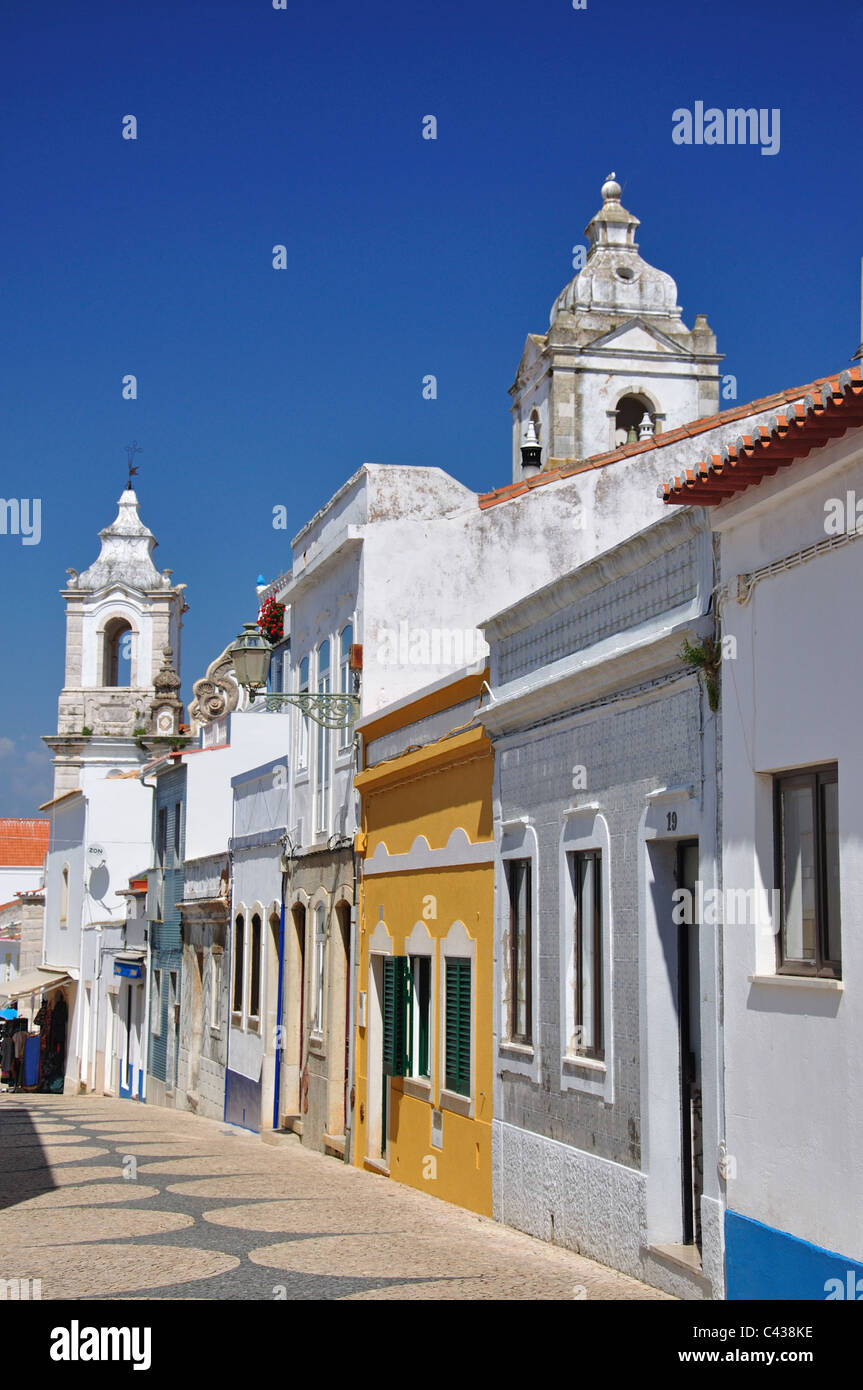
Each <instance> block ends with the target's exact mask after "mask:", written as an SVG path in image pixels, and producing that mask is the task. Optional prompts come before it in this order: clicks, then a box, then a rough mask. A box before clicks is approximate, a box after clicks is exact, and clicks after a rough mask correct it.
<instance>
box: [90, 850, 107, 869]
mask: <svg viewBox="0 0 863 1390" xmlns="http://www.w3.org/2000/svg"><path fill="white" fill-rule="evenodd" d="M104 862H105V851H104V849H103V847H102V846H101V845H88V846H87V863H88V864H89V865H90V868H91V869H98V868H99V867H100V865H102V864H104Z"/></svg>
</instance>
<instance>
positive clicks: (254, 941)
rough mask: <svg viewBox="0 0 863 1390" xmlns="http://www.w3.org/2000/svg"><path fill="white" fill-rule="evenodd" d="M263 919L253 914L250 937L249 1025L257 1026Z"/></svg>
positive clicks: (259, 1011) (259, 1007)
mask: <svg viewBox="0 0 863 1390" xmlns="http://www.w3.org/2000/svg"><path fill="white" fill-rule="evenodd" d="M261 941H262V933H261V918H260V915H259V914H258V913H257V912H255V913H253V914H252V922H251V932H250V935H249V1012H248V1018H249V1023H251V1024H253V1025H255V1026H257V1025H258V1023H259V1022H260V1018H261Z"/></svg>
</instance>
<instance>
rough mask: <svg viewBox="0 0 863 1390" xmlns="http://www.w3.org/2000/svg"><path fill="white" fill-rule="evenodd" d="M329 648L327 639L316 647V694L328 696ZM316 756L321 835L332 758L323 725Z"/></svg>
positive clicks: (326, 819)
mask: <svg viewBox="0 0 863 1390" xmlns="http://www.w3.org/2000/svg"><path fill="white" fill-rule="evenodd" d="M330 662H331V648H330V642H329V638H327V639H326V640H325V641H323V642H322V643H321V645H320V646H319V647H318V693H319V694H320V695H329V693H330V691H331V690H332V672H331V669H330ZM317 729H318V755H317V778H316V781H317V785H316V797H315V801H316V808H317V814H316V817H315V829H316V831H317V832H318V834H323V833H324V832H325V831H327V830H328V829H329V822H330V762H331V758H332V746H333V745H332V737H333V736H332V730H331V729H325V728H324V726H323V724H318V726H317Z"/></svg>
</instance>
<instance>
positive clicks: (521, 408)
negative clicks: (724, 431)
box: [510, 174, 721, 481]
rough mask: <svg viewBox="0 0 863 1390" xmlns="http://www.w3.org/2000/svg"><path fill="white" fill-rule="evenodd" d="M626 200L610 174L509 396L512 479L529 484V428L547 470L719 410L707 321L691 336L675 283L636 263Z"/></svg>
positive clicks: (699, 320) (633, 220)
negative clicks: (579, 253) (578, 254)
mask: <svg viewBox="0 0 863 1390" xmlns="http://www.w3.org/2000/svg"><path fill="white" fill-rule="evenodd" d="M621 194H622V189H621V186H620V184H619V183H618V182H617V180H616V178H615V176H614V174H610V175H609V176H608V178H607V179H606V181H605V183H604V184H603V186H602V207H601V208H600V209H599V211H598V212H597V213H595V215H594V216H593V217H592V218H591V220H590V222H589V223H588V225H587V227H586V229H585V235H586V237H587V241H588V246H587V251H586V255H585V256H584V261H583V265H581V267H580V269H579V270H578V273H577V274H576V275H575V276H574V278H573V279H572V280H570V282H569V284H568V285H566V286H565V287H564V289H563V290H562V291H561V292H560V294H559V295H558V296H557V298H556V300H555V301H554V304H553V306H552V310H551V315H550V321H549V328H548V331H547V332H546V333H544V334H533V333H532V334H530V335H529V336H528V339H527V343H526V345H525V349H524V353H523V354H522V359H521V362H520V364H519V368H518V373H517V375H516V379H515V383H514V385H513V386H512V387H511V388H510V394H511V396H512V398H513V405H512V417H513V481H519V480H520V479H521V478H522V477H523V476H524V471H523V465H522V450H523V448H524V445H525V444H526V443H527V438H528V429H529V427H531V426H532V429H533V431H534V432H535V433H536V435H537V436H538V438H539V443H540V446H541V450H542V460H541V466H542V468H543V469H548V468H556V467H560V466H562V465H564V464H567V463H573V462H576V461H579V460H581V459H585V458H590V457H592V456H593V455H596V454H601V453H605V452H607V451H608V450H611V449H614V448H617V447H619V446H620V445H621V444H625V443H633V442H636V441H638V440H640V439H641V440H643V439H645V438H647V437H649V435H652V434H654V433H657V434H658V433H661V432H662V431H664V430H667V429H671V428H674V427H675V426H677V425H681V424H683V423H685V422H686V421H688V420H693V419H697V418H698V417H699V416H701V415H710V414H713V413H715V411H716V410H717V409H718V406H719V362H720V361H721V356H720V355H719V354H717V352H716V338H715V335H714V334H713V333H712V332H711V330H710V328H709V326H708V324H707V320H706V319H705V317H704V315H702V314H699V315H698V316H697V317H696V320H695V324H694V326H693V328H692V329H691V330H690V329H688V328H687V327H686V325H685V324H684V322H683V318H682V313H683V311H682V310H681V308H680V306H679V305H678V303H677V286H676V284H675V282H674V280H673V279H672V277H671V276H670V275H668V274H666V273H665V271H662V270H658V269H657V268H656V267H655V266H652V265H650V264H649V263H648V262H647V261H645V260H644V259H643V258H642V256H641V255H640V254H639V248H638V243H637V242H636V240H635V234H636V231H637V229H638V227H639V220H638V218H637V217H635V216H634V215H633V214H632V213H631V212H629V211H628V210H627V209H626V208H625V207H624V206H623V204H622V203H621ZM532 438H533V436H532V435H531V439H532ZM530 458H531V462H533V459H534V455H533V454H531V455H530Z"/></svg>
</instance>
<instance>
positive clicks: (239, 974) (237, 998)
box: [234, 917, 243, 1014]
mask: <svg viewBox="0 0 863 1390" xmlns="http://www.w3.org/2000/svg"><path fill="white" fill-rule="evenodd" d="M242 1012H243V919H242V917H238V918H237V922H236V930H235V933H234V1013H235V1014H239V1013H242Z"/></svg>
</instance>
